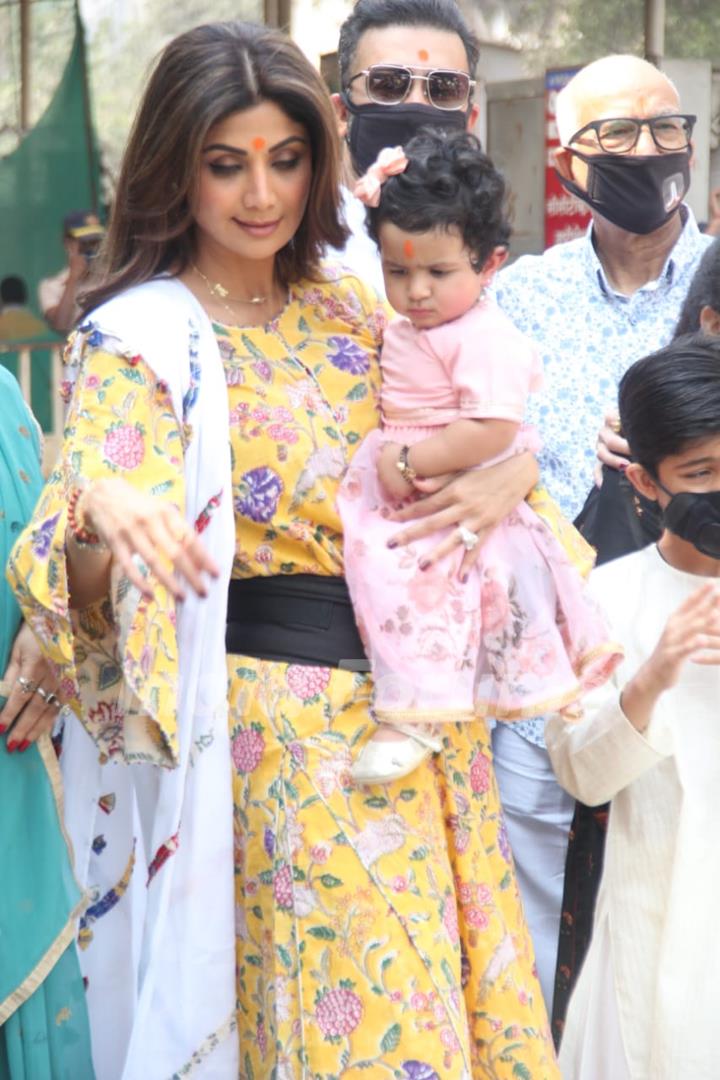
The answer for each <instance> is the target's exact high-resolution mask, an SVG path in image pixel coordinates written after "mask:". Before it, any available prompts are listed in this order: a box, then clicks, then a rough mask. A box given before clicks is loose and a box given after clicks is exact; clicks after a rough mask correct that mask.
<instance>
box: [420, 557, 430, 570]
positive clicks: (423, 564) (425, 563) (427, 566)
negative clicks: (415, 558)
mask: <svg viewBox="0 0 720 1080" xmlns="http://www.w3.org/2000/svg"><path fill="white" fill-rule="evenodd" d="M431 565H432V564H431V563H429V562H428V561H427V559H423V560H422V562H420V563H418V566H419V567H420V569H421V570H429V569H430V567H431Z"/></svg>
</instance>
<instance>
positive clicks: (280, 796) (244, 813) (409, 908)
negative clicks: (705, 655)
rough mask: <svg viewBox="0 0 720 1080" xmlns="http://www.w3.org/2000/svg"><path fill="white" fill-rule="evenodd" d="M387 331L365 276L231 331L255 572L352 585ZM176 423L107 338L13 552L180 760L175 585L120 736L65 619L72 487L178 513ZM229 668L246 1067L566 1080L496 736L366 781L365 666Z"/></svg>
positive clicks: (150, 630)
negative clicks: (67, 498)
mask: <svg viewBox="0 0 720 1080" xmlns="http://www.w3.org/2000/svg"><path fill="white" fill-rule="evenodd" d="M383 323H384V313H383V311H382V309H381V308H379V307H378V306H377V304H376V302H375V301H374V299H373V298H371V296H370V295H369V293H368V292H367V290H365V289H364V288H363V287H362V286H361V285H360V283H359V282H358V281H357V280H356V279H354V278H349V277H346V278H344V279H342V280H341V281H333V282H329V283H320V284H318V283H309V282H308V283H304V284H302V285H298V286H296V287H294V288H293V290H292V293H291V297H290V302H289V304H288V306H287V307H286V308H285V310H284V311H283V313H282V314H281V315H280V316H279V317H278V319H277V320H275V321H274V322H273V323H272V324H271V325H270V326H269V327H267V328H265V329H249V330H243V329H237V328H227V327H221V326H218V327H217V328H216V332H217V335H218V341H219V345H220V349H221V354H222V357H223V361H224V365H225V371H226V376H227V385H228V395H229V408H230V423H231V441H232V452H233V498H234V506H235V511H236V517H235V520H236V534H237V547H236V556H235V568H234V575H235V576H236V577H248V576H258V575H268V574H291V573H298V572H301V573H316V574H325V575H328V574H329V575H335V574H341V573H342V537H341V535H340V523H339V518H338V515H337V511H336V508H335V493H336V491H337V487H338V484H339V481H340V478H341V476H342V474H343V472H344V469H345V466H346V464H347V461H348V460H349V458H350V456H351V454H352V452H353V448H354V447H355V446H356V445H357V444H358V442H359V441H360V440H361V439H362V437H363V436H364V435H365V434H366V433H367V432H368V431H369V430H370V429H371V428H372V427H373V426H374V425H375V424H376V422H377V395H378V390H379V372H378V367H377V351H378V344H379V340H380V337H381V333H382V327H383ZM181 428H182V426H181V424H180V423H179V421H178V420H177V419H176V418H174V417H173V415H172V414H171V412H170V411H169V410H168V405H167V401H166V400H165V398H164V397H163V391H162V387H161V386H158V384H157V382H156V380H154V377H153V374H152V372H150V371H149V370H148V369H147V367H146V366H145V364H144V362H143V361H142V359H140V358H138V357H132V356H129V355H118V354H117V353H115V352H108V351H106V350H104V349H103V343H102V341H97V342H96V343H95V344H93V342H92V341H91V340H90V339H88V341H87V342H86V345H85V350H84V363H83V367H82V370H81V374H80V381H79V388H78V392H77V393H76V396H75V399H74V405H73V408H72V411H71V414H70V416H69V420H68V430H67V440H66V445H65V451H64V462H63V466H62V467H61V468H59V469H58V470H56V472H55V473H54V474H53V477H52V478H51V481H50V484H49V487H48V488H47V489H46V493H45V496H44V498H43V499H42V500H41V503H40V506H39V509H38V512H37V516H36V519H35V522H34V528H33V531H31V532H30V533H28V534H26V538H25V540H24V541H23V542H21V545H20V547H19V548H18V550H17V552H16V556H15V563H14V576H15V580H16V583H17V588H18V591H19V598H20V601H21V603H22V604H23V606H24V608H25V611H26V613H27V614H28V616H29V618H30V619H31V621H32V623H33V625H34V627H35V629H36V631H37V632H38V633H40V634H41V636H42V637H43V638H44V640H45V642H46V645H47V648H48V651H49V652H50V653H51V654H52V655H53V657H54V658H55V659H56V660H57V661H58V662H59V663H61V664H62V665H63V667H64V670H65V672H66V678H67V685H66V691H67V692H68V693H69V694H70V696H73V697H75V698H76V700H77V699H78V698H79V699H80V700H81V705H78V707H81V708H82V711H83V713H84V716H85V720H86V724H87V726H88V727H89V729H90V730H91V733H92V734H93V736H94V737H95V738H96V740H97V742H98V744H99V746H100V747H101V749H102V750H103V751H104V752H105V753H106V754H108V755H110V756H113V755H118V756H124V757H125V759H126V760H156V761H158V762H161V763H164V764H172V761H173V758H174V754H175V740H176V737H177V733H176V731H175V730H174V727H173V718H172V717H171V716H169V715H167V713H166V712H165V711H164V708H163V701H164V700H165V697H164V695H167V694H170V693H172V690H173V687H174V686H175V684H176V680H177V655H176V652H175V644H174V643H175V636H174V631H173V611H172V605H171V604H170V603H169V602H168V600H167V597H165V596H163V595H162V594H161V595H160V597H159V601H158V602H157V603H156V604H154V605H153V607H152V611H148V613H147V619H146V620H145V621H144V623H143V626H144V627H145V629H144V630H143V633H144V634H145V635H146V636H145V638H144V639H143V640H142V641H139V640H138V642H137V643H136V650H135V651H136V655H137V664H136V665H135V666H134V667H133V668H132V670H131V675H132V677H133V679H134V680H135V685H136V690H137V694H138V697H139V698H141V699H142V701H143V702H144V703H145V704H146V706H147V711H148V713H149V714H150V715H151V716H153V717H154V718H155V721H156V724H155V725H148V724H147V723H142V722H141V721H140V719H138V721H137V725H136V726H135V727H134V728H133V727H132V725H130V727H129V728H128V730H118V728H119V725H118V724H117V723H116V722H114V720H115V719H116V714H115V713H114V712H113V707H114V702H115V701H116V699H117V685H116V684H117V681H118V666H117V665H118V661H119V658H118V657H117V655H116V650H114V645H113V640H114V631H113V626H112V621H111V620H110V621H108V618H107V615H108V613H107V609H106V610H105V611H104V612H103V611H102V609H101V606H99V607H98V609H97V610H94V611H92V612H88V613H86V614H85V616H83V618H82V619H81V620H79V621H78V620H75V623H74V625H73V624H71V621H70V619H69V618H68V617H67V594H66V585H65V573H64V562H63V560H62V544H61V538H62V530H63V529H64V521H65V510H64V502H63V498H64V491H65V486H66V484H67V482H68V476H69V475H72V474H73V473H81V474H82V475H89V476H97V475H102V474H107V472H108V471H110V472H112V473H114V474H116V475H121V476H124V477H126V478H127V479H128V480H130V481H131V482H132V483H135V484H137V485H138V486H142V487H143V488H145V489H148V490H152V491H155V492H156V493H157V494H158V495H159V496H160V497H162V498H169V499H172V500H173V501H174V502H176V503H177V504H178V505H182V502H183V480H182V454H183V431H182V429H181ZM38 553H40V555H39V554H38ZM38 563H40V567H38ZM43 564H44V565H43ZM127 671H128V667H127V664H126V672H127ZM228 671H229V695H230V716H231V721H230V723H231V731H230V735H231V754H232V769H233V776H234V781H233V783H234V796H235V798H234V802H235V839H236V854H235V860H236V862H235V866H236V912H237V958H238V967H237V986H238V1034H239V1041H240V1061H241V1076H242V1077H243V1078H247V1080H249V1078H253V1077H254V1078H255V1080H260V1078H269V1077H270V1076H273V1077H276V1078H277V1080H290V1078H295V1077H307V1078H313V1080H315V1078H317V1080H321V1078H322V1080H330V1078H335V1077H339V1076H343V1077H358V1078H359V1077H368V1076H372V1077H375V1076H387V1077H395V1078H398V1080H410V1078H415V1080H464V1078H473V1080H480V1078H485V1077H488V1078H496V1077H503V1078H508V1080H510V1078H511V1077H512V1078H518V1077H519V1078H526V1080H527V1078H532V1080H554V1078H557V1077H558V1076H559V1073H558V1069H557V1065H556V1063H555V1058H554V1054H553V1050H552V1046H551V1043H550V1040H549V1035H548V1030H547V1020H546V1016H545V1010H544V1006H543V1003H542V997H541V993H540V988H539V985H538V982H537V979H536V977H535V974H534V972H533V957H532V947H531V943H530V939H529V935H528V931H527V928H526V925H525V922H524V918H523V915H522V910H521V906H520V901H519V896H518V892H517V887H516V884H515V879H514V874H513V869H512V861H511V856H510V851H509V847H508V842H507V836H506V832H505V827H504V824H503V820H502V815H501V812H500V808H499V802H498V795H497V789H496V786H495V780H494V776H493V771H492V761H491V751H490V745H489V739H488V734H487V730H486V727H485V724H484V723H483V722H482V721H477V722H474V723H466V724H462V725H456V726H448V727H446V728H445V729H444V741H445V749H444V752H443V753H442V754H440V755H438V756H437V757H436V758H435V759H434V760H433V761H431V762H429V763H427V764H426V765H424V766H423V767H421V768H419V769H418V770H416V772H414V773H413V774H412V776H410V777H408V778H406V779H405V780H403V781H398V782H396V783H395V784H392V785H389V786H386V787H382V788H379V787H378V788H374V789H363V788H355V787H353V785H352V783H351V781H350V778H349V772H348V766H349V763H350V760H351V755H352V754H354V753H355V752H356V750H357V747H358V745H359V744H360V743H361V741H362V740H363V739H364V738H365V737H367V735H368V734H369V732H370V729H371V724H372V720H371V715H370V695H371V686H370V684H369V679H368V677H367V676H366V675H362V674H354V673H352V672H348V671H342V670H336V669H328V668H322V667H307V666H302V665H298V664H289V665H288V664H281V663H274V662H267V661H259V660H254V659H249V658H247V657H238V656H230V657H228ZM198 993H202V980H201V976H199V978H198Z"/></svg>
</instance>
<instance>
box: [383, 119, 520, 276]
mask: <svg viewBox="0 0 720 1080" xmlns="http://www.w3.org/2000/svg"><path fill="white" fill-rule="evenodd" d="M403 149H404V151H405V154H406V156H407V159H408V166H407V169H406V170H405V172H402V173H399V174H398V175H397V176H391V177H389V178H388V179H387V180H386V181H385V183H384V184H383V186H382V193H381V196H380V205H379V206H377V207H371V208H370V209H369V210H368V221H367V229H368V232H369V234H370V236H371V237H372V239H373V240H374V241H375V243H376V244H377V245H378V247H379V246H380V240H379V233H380V227H381V225H382V224H383V222H385V221H389V222H391V223H392V224H393V225H397V227H398V228H399V229H403V230H405V231H406V232H414V233H420V232H429V231H430V230H431V229H438V228H439V229H449V228H451V227H452V226H455V227H456V228H457V229H458V230H459V231H460V233H461V235H462V238H463V242H464V244H465V247H466V248H467V250H468V251H469V252H470V255H471V259H472V264H473V269H474V270H476V271H477V272H478V273H479V272H480V271H481V270H482V268H483V266H484V265H485V262H486V261H487V259H488V258H489V256H490V255H491V253H492V251H493V249H494V248H496V247H498V246H504V245H506V244H507V243H508V241H509V239H510V225H509V222H508V220H507V218H506V216H505V181H504V180H503V178H502V176H501V175H500V173H499V172H498V171H497V169H496V168H495V167H494V165H493V163H492V161H491V160H490V158H489V157H488V156H487V154H484V153H483V151H482V147H481V146H480V142H479V140H478V139H476V138H475V136H474V135H470V134H469V133H468V132H466V131H452V132H442V131H436V130H433V129H431V128H425V129H422V130H421V131H419V132H418V134H417V135H414V136H413V138H412V139H410V141H409V142H408V143H407V145H406V146H404V147H403Z"/></svg>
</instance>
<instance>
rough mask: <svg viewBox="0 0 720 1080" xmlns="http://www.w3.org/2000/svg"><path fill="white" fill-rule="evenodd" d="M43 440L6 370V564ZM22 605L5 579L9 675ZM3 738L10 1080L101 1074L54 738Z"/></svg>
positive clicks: (37, 482)
mask: <svg viewBox="0 0 720 1080" xmlns="http://www.w3.org/2000/svg"><path fill="white" fill-rule="evenodd" d="M39 453H40V447H39V437H38V433H37V429H36V426H35V422H34V420H33V418H32V416H31V415H30V413H29V410H28V409H27V406H26V405H25V403H24V401H23V399H22V396H21V394H20V390H19V387H18V385H17V383H16V381H15V379H14V378H13V377H12V376H11V375H10V374H8V373H7V372H6V371H5V370H3V369H1V368H0V560H2V562H1V563H0V565H1V566H2V567H4V566H5V565H6V563H7V558H8V554H9V552H10V549H11V548H12V545H13V543H14V542H15V540H16V539H17V537H18V535H19V533H20V531H21V529H22V528H23V527H24V525H25V524H26V523H27V521H28V520H29V518H30V516H31V514H32V510H33V507H34V505H35V501H36V499H37V497H38V494H39V492H40V488H41V485H42V477H41V474H40V466H39ZM19 624H20V611H19V608H18V606H17V604H16V602H15V598H14V597H13V595H12V593H11V591H10V588H9V586H8V584H7V582H6V580H5V576H4V574H3V575H1V576H0V674H1V673H2V672H4V671H5V668H6V667H7V663H8V659H9V656H10V650H11V648H12V643H13V640H14V638H15V634H16V633H17V629H18V626H19ZM6 745H7V742H6V739H5V737H0V866H1V867H2V881H1V885H0V1023H1V1022H2V1020H3V1018H5V1022H4V1023H2V1026H0V1080H93V1077H94V1072H93V1067H92V1059H91V1056H90V1031H89V1026H88V1019H87V1008H86V1004H85V991H84V987H83V982H82V977H81V975H80V966H79V964H78V958H77V953H76V948H75V940H74V937H75V919H76V917H77V914H78V912H79V910H80V909H81V907H82V894H81V892H80V889H79V887H78V885H77V882H76V881H75V878H74V876H73V871H72V866H71V862H70V854H69V851H68V845H67V842H66V840H65V837H64V834H63V831H62V825H61V820H60V813H59V794H60V778H59V770H58V764H57V760H56V758H55V755H54V753H53V750H52V746H51V745H50V743H49V740H48V739H47V738H46V739H43V740H42V745H39V744H37V743H35V744H33V745H32V746H31V747H30V748H29V749H28V750H26V751H24V752H23V753H17V752H15V753H12V754H8V752H7V749H6Z"/></svg>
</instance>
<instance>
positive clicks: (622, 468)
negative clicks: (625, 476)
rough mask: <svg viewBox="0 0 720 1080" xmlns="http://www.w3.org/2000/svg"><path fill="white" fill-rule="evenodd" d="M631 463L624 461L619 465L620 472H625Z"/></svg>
mask: <svg viewBox="0 0 720 1080" xmlns="http://www.w3.org/2000/svg"><path fill="white" fill-rule="evenodd" d="M629 464H630V462H629V461H623V463H622V465H618V469H619V470H620V472H625V470H626V469H627V467H628V465H629Z"/></svg>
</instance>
